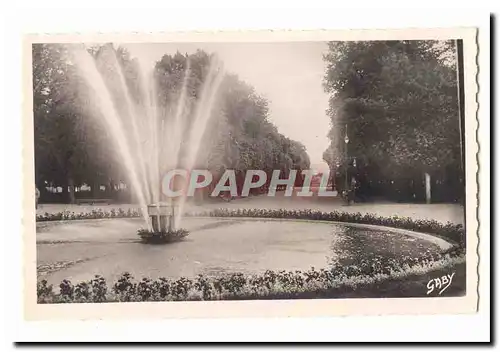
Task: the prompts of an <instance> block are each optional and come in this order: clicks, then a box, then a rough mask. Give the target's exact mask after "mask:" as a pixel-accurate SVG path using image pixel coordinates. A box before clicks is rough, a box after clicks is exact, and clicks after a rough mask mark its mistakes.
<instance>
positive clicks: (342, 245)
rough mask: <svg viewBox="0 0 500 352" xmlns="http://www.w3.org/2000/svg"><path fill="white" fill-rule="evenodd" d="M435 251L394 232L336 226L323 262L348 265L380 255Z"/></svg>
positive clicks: (437, 249) (377, 257)
mask: <svg viewBox="0 0 500 352" xmlns="http://www.w3.org/2000/svg"><path fill="white" fill-rule="evenodd" d="M438 251H439V247H438V246H436V245H434V244H431V243H429V242H427V241H424V240H419V239H416V238H413V237H411V236H408V235H404V234H401V233H398V232H391V231H377V230H373V229H362V228H358V227H353V226H347V225H338V226H336V227H335V229H334V231H332V240H331V243H330V253H328V256H327V261H328V264H329V265H330V266H337V265H341V266H348V265H357V264H359V263H361V262H376V261H380V260H381V259H382V258H384V259H389V260H391V259H401V258H404V257H421V256H422V255H423V254H426V253H432V252H434V253H435V252H438Z"/></svg>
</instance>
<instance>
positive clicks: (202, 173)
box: [161, 169, 337, 198]
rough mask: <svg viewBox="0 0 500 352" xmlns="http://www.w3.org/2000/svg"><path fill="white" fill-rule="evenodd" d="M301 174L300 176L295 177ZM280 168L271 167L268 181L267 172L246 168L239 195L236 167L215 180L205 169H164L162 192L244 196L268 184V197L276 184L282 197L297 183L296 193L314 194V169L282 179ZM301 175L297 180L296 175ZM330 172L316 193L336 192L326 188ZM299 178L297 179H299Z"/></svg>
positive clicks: (174, 195)
mask: <svg viewBox="0 0 500 352" xmlns="http://www.w3.org/2000/svg"><path fill="white" fill-rule="evenodd" d="M298 175H300V176H298ZM280 176H281V171H280V170H274V171H273V172H272V174H271V177H270V179H269V180H268V174H267V173H266V172H264V171H262V170H248V171H247V172H246V174H245V178H244V181H243V184H242V187H240V188H241V192H240V194H238V186H237V185H238V184H237V181H236V172H235V170H231V169H228V170H226V171H225V172H224V173H223V174H222V176H221V177H220V178H219V179H218V180H217V181H216V182H215V184H214V177H213V175H212V173H211V172H210V171H208V170H192V171H191V172H188V171H187V170H182V169H175V170H171V171H169V172H167V174H166V175H165V176H164V177H163V180H162V185H161V188H162V193H163V194H164V195H165V196H167V197H171V198H175V197H180V196H183V195H185V196H187V197H192V196H194V194H195V191H196V190H198V189H204V188H209V187H210V189H213V190H212V191H211V192H210V196H211V197H218V196H219V195H221V194H222V193H223V192H229V194H230V195H231V196H233V197H237V196H243V197H247V196H248V195H249V193H250V190H251V189H254V188H259V187H263V186H264V185H268V193H267V195H268V196H271V197H272V196H275V195H276V190H277V189H278V187H282V188H285V196H287V197H289V196H292V195H293V192H294V190H295V187H296V184H297V183H299V184H300V191H299V192H297V195H298V196H301V197H311V196H313V195H314V194H315V193H314V192H313V191H312V190H311V183H312V181H313V178H314V177H315V172H314V171H313V170H303V171H302V172H301V173H300V174H299V173H298V172H297V170H290V173H289V174H288V177H287V178H281V177H280ZM298 177H300V180H298V179H297V178H298ZM328 180H329V173H328V172H326V173H323V174H322V175H321V178H320V182H319V186H318V192H317V195H318V196H320V197H333V196H336V195H337V192H335V191H328V190H327V186H328ZM298 181H299V182H298Z"/></svg>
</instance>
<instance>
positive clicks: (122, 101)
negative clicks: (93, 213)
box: [33, 44, 310, 202]
mask: <svg viewBox="0 0 500 352" xmlns="http://www.w3.org/2000/svg"><path fill="white" fill-rule="evenodd" d="M74 49H75V48H73V47H71V46H68V45H59V44H36V45H33V102H34V132H35V182H36V184H37V187H38V189H39V190H40V191H41V193H42V194H41V200H42V201H44V200H47V201H54V199H49V197H51V194H50V192H47V187H49V186H51V187H61V188H62V190H63V192H62V193H63V194H62V200H64V201H69V202H74V201H75V196H77V195H78V194H76V195H75V192H74V191H75V189H78V188H79V186H81V185H84V184H86V185H90V186H91V188H92V190H93V191H92V193H93V194H92V196H93V197H97V196H98V194H97V193H100V192H99V190H100V188H101V185H106V186H107V189H108V190H115V189H117V188H118V187H117V185H118V184H121V185H123V184H126V185H127V188H128V189H130V188H131V187H128V186H129V185H130V184H131V180H130V174H129V173H128V172H127V170H126V169H125V168H124V167H123V160H122V158H120V157H117V156H118V155H119V153H117V152H116V145H114V144H113V143H112V141H111V140H112V138H111V131H110V129H109V127H106V125H105V124H103V123H100V122H102V119H103V116H102V114H103V113H106V111H105V109H104V110H103V109H99V108H98V107H96V103H95V97H96V95H95V94H100V93H102V92H95V91H94V92H92V90H91V89H89V87H88V79H89V77H86V78H87V80H85V79H83V78H84V77H82V74H81V71H79V70H78V67H77V64H76V62H77V61H78V60H75V57H74ZM85 50H87V52H89V53H90V55H91V57H92V60H93V62H92V64H95V66H96V67H97V70H98V72H99V73H100V75H102V76H103V77H104V80H103V81H104V82H105V85H106V88H107V91H109V92H111V94H110V95H109V99H110V100H111V104H112V106H113V108H114V109H115V111H117V112H118V115H119V119H120V120H121V124H122V126H123V129H124V131H125V132H126V133H128V134H130V133H133V130H134V128H133V127H134V126H131V125H130V124H131V120H130V119H129V118H128V117H127V114H129V113H130V112H127V108H128V109H130V106H127V104H129V105H130V104H132V105H133V106H134V107H143V108H148V104H151V102H147V101H144V100H145V94H144V91H145V87H146V86H147V84H145V80H146V79H147V77H144V76H143V72H144V71H143V70H141V66H140V62H138V61H137V60H136V59H135V58H132V57H131V55H130V54H129V52H128V51H127V50H126V49H124V48H122V47H116V46H114V45H112V44H107V45H99V46H95V47H92V48H86V49H85ZM212 60H213V56H212V55H209V54H208V53H206V52H203V51H198V52H196V53H193V54H191V55H188V54H185V55H184V54H181V53H176V54H175V55H164V56H163V57H162V58H161V59H160V60H159V61H158V62H157V63H156V65H155V67H154V70H153V74H152V76H151V77H150V79H152V83H153V84H152V87H154V89H153V90H152V92H148V94H154V102H155V106H154V108H155V111H156V112H155V114H156V115H157V116H160V118H159V119H160V121H159V124H158V126H161V122H162V121H164V120H165V121H168V119H172V116H174V115H175V109H176V107H177V102H178V101H179V97H180V95H181V94H182V91H183V84H184V85H185V94H184V99H183V100H182V102H183V104H185V106H186V108H185V111H187V112H186V113H184V114H183V115H182V119H183V120H184V121H183V125H184V126H185V127H184V129H183V132H182V137H181V138H180V140H181V141H184V143H189V142H190V141H189V138H188V136H189V135H190V134H189V131H191V130H192V129H193V128H196V127H197V126H194V125H193V124H195V123H198V122H197V121H196V120H195V119H194V111H195V109H194V106H195V105H196V104H197V103H199V100H200V99H201V96H202V92H201V91H202V89H203V83H204V82H205V80H207V79H208V75H209V71H210V65H211V62H212ZM80 65H81V63H80ZM186 75H188V76H187V77H186ZM90 79H96V78H95V77H91V78H90ZM120 80H122V81H123V82H124V83H125V84H124V86H125V88H123V85H122V88H120ZM184 82H186V83H184ZM146 83H147V82H146ZM124 90H125V91H124ZM128 97H131V99H132V102H128V101H126V99H128ZM139 123H143V122H141V121H139ZM166 125H167V126H170V124H168V123H167V124H166ZM204 130H205V132H204V133H203V135H202V140H201V146H200V148H199V153H198V154H197V158H196V160H195V163H194V165H193V166H194V167H196V168H203V169H208V170H210V171H212V173H214V174H216V175H222V173H223V172H224V171H225V170H226V169H234V170H236V172H237V175H239V176H238V180H239V183H241V182H242V177H241V175H244V173H245V172H246V170H249V169H259V170H264V171H266V172H268V173H269V175H270V174H271V172H272V170H276V169H280V170H282V173H283V174H282V175H283V177H286V176H287V174H288V172H289V170H290V169H298V170H302V169H308V168H309V164H310V162H309V157H308V155H307V152H306V150H305V147H304V146H303V145H302V144H301V143H299V142H297V141H293V140H290V139H289V138H287V137H285V136H284V135H282V134H280V133H279V132H278V130H277V128H276V127H275V126H274V125H273V124H272V123H271V122H270V121H269V108H268V101H267V100H266V99H264V98H263V97H261V96H259V95H258V94H257V93H256V92H255V90H254V89H253V87H251V86H249V85H248V84H246V83H244V82H242V81H241V80H239V79H238V77H237V76H236V75H234V74H229V73H227V74H224V75H223V77H222V81H221V83H220V86H219V89H218V94H217V96H216V99H215V102H214V104H213V109H212V111H211V117H210V119H209V120H208V123H207V126H206V129H204ZM154 133H157V135H158V138H159V142H158V143H159V144H162V145H163V144H165V143H168V141H167V140H166V139H168V138H171V137H172V136H171V135H169V134H168V131H165V130H163V129H161V128H160V127H158V128H157V130H156V131H155V132H154ZM128 137H130V136H128ZM147 137H148V138H149V137H151V138H152V136H149V135H148V136H147ZM128 140H129V141H130V140H133V139H128ZM144 142H145V143H148V141H144ZM128 143H129V142H128ZM129 144H130V143H129ZM129 147H130V149H131V155H132V157H133V158H134V159H138V158H139V154H138V152H137V147H138V145H130V146H129ZM181 153H182V150H181ZM181 159H182V158H181ZM138 162H139V164H140V163H141V162H143V161H141V160H138ZM159 163H160V164H161V163H162V161H161V160H160V161H159ZM179 166H182V165H177V167H179ZM160 167H162V165H160ZM163 171H165V170H163ZM160 177H161V175H160ZM269 178H270V177H269ZM158 187H160V185H158ZM120 188H122V187H120ZM100 196H102V195H100ZM109 196H112V195H110V194H107V197H109Z"/></svg>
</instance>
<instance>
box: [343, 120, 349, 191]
mask: <svg viewBox="0 0 500 352" xmlns="http://www.w3.org/2000/svg"><path fill="white" fill-rule="evenodd" d="M344 142H345V161H346V167H345V190H346V192H347V191H348V188H349V181H348V180H347V170H348V168H349V155H348V151H347V144H349V136H348V135H347V124H346V125H345V138H344Z"/></svg>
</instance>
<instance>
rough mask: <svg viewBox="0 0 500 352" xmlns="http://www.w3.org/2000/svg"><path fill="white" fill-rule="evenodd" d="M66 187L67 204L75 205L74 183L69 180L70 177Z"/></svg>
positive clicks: (69, 178) (71, 179)
mask: <svg viewBox="0 0 500 352" xmlns="http://www.w3.org/2000/svg"><path fill="white" fill-rule="evenodd" d="M68 187H69V203H70V204H75V203H76V198H75V181H73V178H71V177H68Z"/></svg>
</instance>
